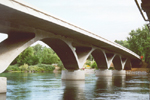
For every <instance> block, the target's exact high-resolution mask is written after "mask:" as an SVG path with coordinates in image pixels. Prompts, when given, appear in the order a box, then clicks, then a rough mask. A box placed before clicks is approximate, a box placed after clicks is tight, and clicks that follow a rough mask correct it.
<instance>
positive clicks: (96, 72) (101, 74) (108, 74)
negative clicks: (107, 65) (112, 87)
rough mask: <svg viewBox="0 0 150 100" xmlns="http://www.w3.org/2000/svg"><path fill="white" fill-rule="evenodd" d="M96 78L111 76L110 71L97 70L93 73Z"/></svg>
mask: <svg viewBox="0 0 150 100" xmlns="http://www.w3.org/2000/svg"><path fill="white" fill-rule="evenodd" d="M95 75H96V76H112V70H108V69H99V70H96V71H95Z"/></svg>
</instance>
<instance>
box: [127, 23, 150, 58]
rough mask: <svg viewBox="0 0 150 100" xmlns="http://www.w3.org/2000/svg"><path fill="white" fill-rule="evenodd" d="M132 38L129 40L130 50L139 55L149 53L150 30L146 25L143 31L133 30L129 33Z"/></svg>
mask: <svg viewBox="0 0 150 100" xmlns="http://www.w3.org/2000/svg"><path fill="white" fill-rule="evenodd" d="M129 35H130V37H128V38H127V40H128V43H129V49H130V50H132V51H134V52H135V53H137V54H138V55H143V56H144V58H145V56H146V55H145V54H146V52H147V50H146V49H148V48H147V45H148V44H149V43H148V41H149V37H150V35H149V29H148V27H147V26H146V25H145V26H144V27H142V29H140V28H138V29H137V30H135V31H134V30H132V31H131V32H130V33H129Z"/></svg>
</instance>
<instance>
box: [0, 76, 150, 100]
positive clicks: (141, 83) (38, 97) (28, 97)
mask: <svg viewBox="0 0 150 100" xmlns="http://www.w3.org/2000/svg"><path fill="white" fill-rule="evenodd" d="M0 76H5V77H7V84H8V85H7V94H6V96H7V97H6V98H7V99H6V100H149V96H150V95H149V93H150V90H149V89H150V88H149V86H150V85H149V81H148V76H112V77H99V78H98V77H95V75H94V74H87V75H86V79H85V81H62V80H61V74H60V73H57V74H54V73H3V74H0Z"/></svg>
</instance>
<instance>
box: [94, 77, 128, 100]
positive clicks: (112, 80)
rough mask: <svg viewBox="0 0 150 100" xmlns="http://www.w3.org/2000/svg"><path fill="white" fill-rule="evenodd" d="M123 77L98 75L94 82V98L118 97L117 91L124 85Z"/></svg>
mask: <svg viewBox="0 0 150 100" xmlns="http://www.w3.org/2000/svg"><path fill="white" fill-rule="evenodd" d="M125 79H126V78H125V76H112V77H107V76H105V77H104V76H103V77H98V79H97V81H96V84H95V90H94V98H97V99H118V97H119V96H120V94H119V95H118V92H117V91H120V90H121V88H123V87H125ZM120 92H121V91H120Z"/></svg>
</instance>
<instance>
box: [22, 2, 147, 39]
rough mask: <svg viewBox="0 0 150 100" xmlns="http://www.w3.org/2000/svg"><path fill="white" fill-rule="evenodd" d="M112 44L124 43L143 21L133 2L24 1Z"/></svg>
mask: <svg viewBox="0 0 150 100" xmlns="http://www.w3.org/2000/svg"><path fill="white" fill-rule="evenodd" d="M22 1H24V2H27V3H28V4H30V5H33V6H34V7H36V8H39V9H41V10H42V11H46V12H47V13H49V14H52V15H54V16H55V17H57V18H60V19H63V20H65V21H67V22H70V23H72V24H74V25H76V26H79V27H81V28H83V29H86V30H88V31H90V32H93V33H95V34H98V35H99V36H102V37H104V38H106V39H109V40H111V41H114V40H125V39H126V37H127V36H128V34H129V32H130V31H131V30H133V29H134V30H135V29H137V28H139V27H142V26H143V25H144V24H146V22H145V21H144V20H143V18H142V16H141V15H140V12H139V10H138V8H137V6H136V4H135V2H134V0H22Z"/></svg>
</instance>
